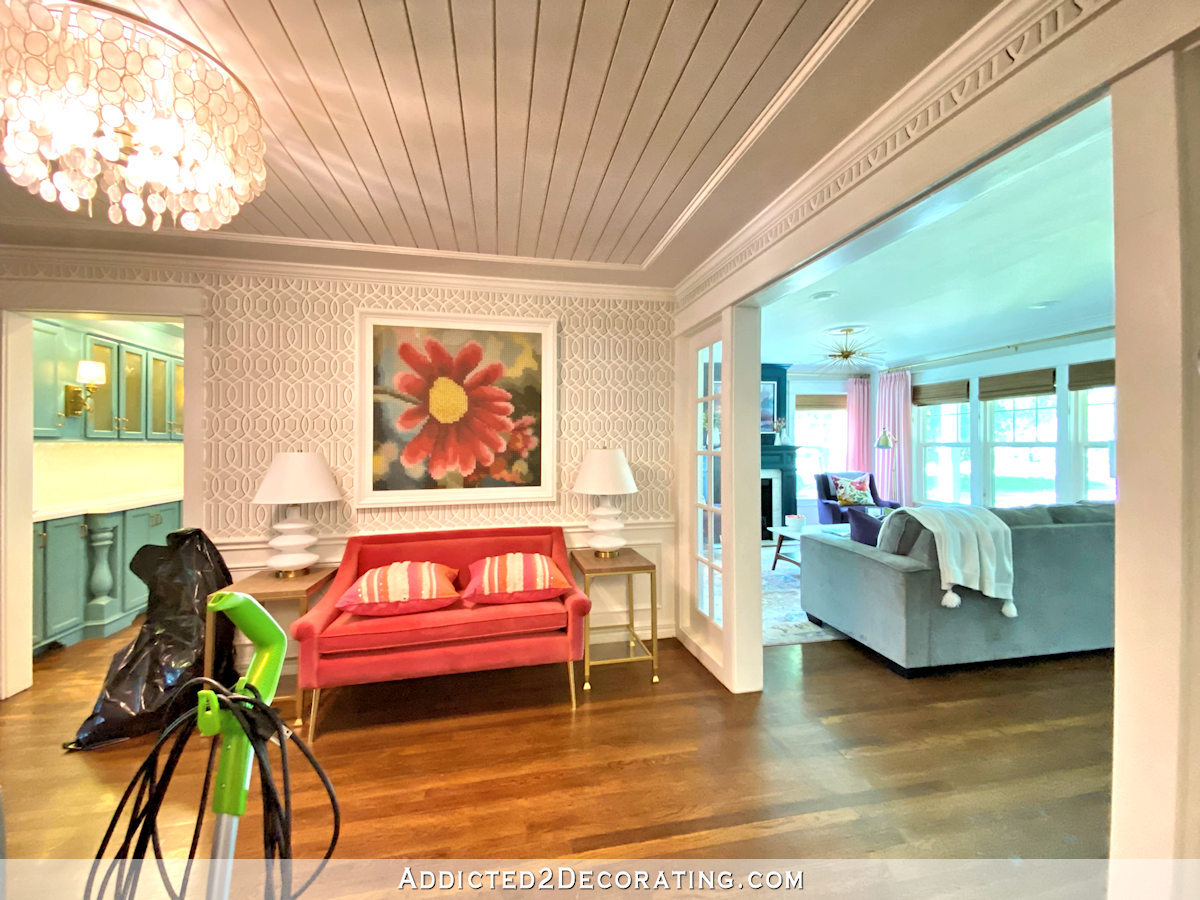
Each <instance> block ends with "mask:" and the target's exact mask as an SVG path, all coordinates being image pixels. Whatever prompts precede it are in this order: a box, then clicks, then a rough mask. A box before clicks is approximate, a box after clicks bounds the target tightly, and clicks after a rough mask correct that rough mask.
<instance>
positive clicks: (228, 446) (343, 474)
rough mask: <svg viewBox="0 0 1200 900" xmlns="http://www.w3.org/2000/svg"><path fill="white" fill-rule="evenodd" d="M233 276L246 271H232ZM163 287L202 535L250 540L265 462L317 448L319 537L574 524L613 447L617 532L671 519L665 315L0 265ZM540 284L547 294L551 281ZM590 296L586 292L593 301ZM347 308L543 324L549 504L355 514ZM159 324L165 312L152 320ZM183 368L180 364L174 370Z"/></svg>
mask: <svg viewBox="0 0 1200 900" xmlns="http://www.w3.org/2000/svg"><path fill="white" fill-rule="evenodd" d="M248 267H249V266H248ZM3 276H8V277H12V278H22V279H33V278H46V279H49V280H71V281H102V282H107V283H110V284H111V283H114V282H129V283H138V284H148V283H150V284H173V285H188V286H196V287H201V288H203V289H204V292H205V305H204V322H205V352H204V361H203V362H204V373H205V378H204V385H205V400H206V407H207V418H206V421H205V423H204V428H205V441H204V452H205V469H206V470H207V473H208V474H207V483H206V485H205V497H204V510H205V515H204V521H205V526H204V527H205V531H207V533H208V534H209V536H210V537H212V538H213V540H215V541H217V542H218V543H220V542H221V541H222V540H232V539H238V538H258V539H265V537H266V536H267V534H268V532H269V526H270V522H271V520H272V518H273V517H274V516H275V515H276V510H275V509H274V508H273V507H266V506H256V505H255V504H252V503H250V498H251V497H252V496H253V495H254V492H255V490H256V489H257V487H258V483H259V480H260V479H261V477H262V475H263V473H264V472H265V471H266V468H267V465H268V464H269V463H270V460H271V456H272V454H273V453H274V452H275V451H276V450H320V451H322V452H323V453H324V454H325V457H326V458H327V459H328V460H329V462H330V465H331V466H332V468H333V471H334V475H335V477H336V478H337V480H338V482H339V483H340V484H341V486H342V488H343V495H344V496H345V497H346V498H347V500H346V501H344V502H342V503H339V504H321V505H318V506H316V507H314V508H313V509H311V510H309V511H308V512H309V514H310V516H311V517H312V518H313V519H314V521H316V523H317V531H318V533H319V534H322V535H330V536H345V535H349V534H355V533H372V532H386V531H393V530H413V529H420V528H456V527H470V526H474V525H478V524H479V523H480V521H481V518H482V519H484V520H486V521H487V522H488V523H495V524H500V525H519V524H526V523H537V522H542V523H564V524H566V523H578V522H582V521H583V519H584V517H585V516H586V514H587V507H588V505H589V504H590V498H587V497H581V496H577V495H575V494H572V493H571V492H570V490H569V489H568V488H569V487H570V485H571V483H572V481H573V479H574V476H575V471H576V469H577V468H578V465H579V462H580V460H581V459H582V458H583V454H584V451H585V450H587V449H588V448H590V447H596V446H609V447H622V448H623V449H624V450H625V452H626V455H627V456H628V457H629V462H630V465H631V466H632V468H633V472H634V477H635V479H636V480H637V484H638V493H636V494H632V495H627V496H624V497H619V498H617V500H616V502H617V504H618V505H619V506H620V507H621V508H622V510H623V512H624V519H625V521H627V522H636V521H647V522H649V521H664V520H670V519H671V518H672V517H673V511H672V507H671V499H670V498H671V488H672V478H673V474H672V465H671V455H672V452H671V441H672V434H673V430H674V422H673V415H672V409H671V406H672V402H673V396H674V390H673V386H674V369H673V361H672V355H673V341H672V339H671V333H672V330H673V324H674V323H673V314H674V305H673V304H671V303H669V302H663V301H656V300H647V299H632V298H629V297H621V296H620V289H619V288H614V291H613V293H614V296H613V297H612V298H611V299H609V298H597V297H595V296H578V295H572V294H570V293H569V292H562V291H561V290H555V291H553V292H549V291H548V292H547V293H545V294H541V293H524V292H521V293H518V292H511V291H501V290H483V289H476V288H473V287H472V288H453V287H445V286H434V285H428V284H421V283H419V280H414V281H413V282H412V283H407V282H404V281H397V280H396V279H395V276H391V277H390V279H389V280H386V281H384V280H379V281H376V280H371V279H370V278H369V276H367V273H363V275H362V276H357V277H354V278H338V277H315V278H314V277H308V276H304V277H287V276H280V275H264V274H231V273H229V272H228V271H220V272H217V271H212V270H211V269H208V268H206V267H204V266H203V264H202V263H201V264H199V265H197V266H196V267H195V268H192V267H190V266H188V265H187V264H186V263H184V264H181V265H175V264H174V263H169V264H162V265H160V264H157V263H155V264H141V263H129V264H126V263H120V262H112V263H108V262H103V263H101V262H84V261H79V262H70V261H66V260H62V261H54V260H47V259H45V258H42V259H30V258H28V257H26V258H24V259H22V258H21V257H20V256H18V255H16V254H14V255H11V256H9V255H8V254H3V255H2V256H0V277H3ZM555 288H558V286H557V285H555ZM593 290H594V289H593ZM359 309H369V310H405V311H419V312H449V313H462V314H475V315H499V316H526V317H532V318H554V319H557V320H558V335H559V337H558V340H559V345H558V367H559V377H558V384H559V388H558V418H559V421H558V466H559V471H558V473H557V477H558V499H557V500H556V501H555V502H543V503H494V504H486V505H480V504H476V505H462V506H451V505H447V506H428V507H412V506H409V507H398V508H371V509H363V510H361V511H355V510H354V509H353V508H352V506H351V504H350V502H349V498H350V497H351V496H352V493H353V484H354V482H353V453H354V447H353V442H354V408H353V395H354V384H353V379H354V369H355V359H356V355H355V354H356V349H355V346H354V341H355V336H354V315H355V312H356V311H357V310H359ZM164 312H165V313H168V314H169V312H170V311H169V310H164ZM187 362H188V363H189V364H194V361H192V360H187Z"/></svg>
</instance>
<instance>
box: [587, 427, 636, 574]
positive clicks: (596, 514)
mask: <svg viewBox="0 0 1200 900" xmlns="http://www.w3.org/2000/svg"><path fill="white" fill-rule="evenodd" d="M571 490H573V491H574V492H575V493H577V494H591V495H593V496H595V497H596V498H597V499H596V505H595V506H593V507H592V509H591V512H590V513H589V514H588V519H587V522H588V528H590V529H591V530H592V534H591V536H590V537H589V538H588V546H589V547H591V548H592V549H593V550H594V551H595V552H596V555H597V556H599V557H612V556H616V555H617V553H618V552H620V550H621V548H622V547H624V546H625V538H624V536H623V535H622V534H621V531H622V529H624V527H625V525H624V523H622V522H621V511H620V510H619V509H617V508H616V507H615V506H613V505H612V503H611V502H609V501H608V499H607V498H609V497H611V496H613V495H614V494H635V493H637V484H635V483H634V480H633V472H632V471H630V469H629V462H628V461H627V460H626V459H625V451H624V450H608V449H603V450H589V451H588V452H587V453H586V454H585V455H584V457H583V464H582V465H581V466H580V467H579V474H578V475H576V476H575V485H574V487H572V488H571Z"/></svg>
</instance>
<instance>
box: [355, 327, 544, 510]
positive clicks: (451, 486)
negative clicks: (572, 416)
mask: <svg viewBox="0 0 1200 900" xmlns="http://www.w3.org/2000/svg"><path fill="white" fill-rule="evenodd" d="M358 319H359V321H358V340H359V371H358V379H357V381H358V388H359V390H358V394H359V396H358V403H357V406H358V452H357V473H356V485H357V491H356V494H357V503H358V505H359V506H410V505H411V506H426V505H429V504H443V503H499V502H511V501H547V500H553V499H554V497H555V488H556V477H555V475H556V471H557V470H556V467H555V460H554V451H555V446H556V435H555V402H554V401H555V394H556V392H557V389H558V385H557V363H556V355H555V347H556V343H557V324H558V323H557V322H556V321H555V320H553V319H507V318H480V317H465V316H452V315H420V314H415V313H387V312H361V313H359V317H358Z"/></svg>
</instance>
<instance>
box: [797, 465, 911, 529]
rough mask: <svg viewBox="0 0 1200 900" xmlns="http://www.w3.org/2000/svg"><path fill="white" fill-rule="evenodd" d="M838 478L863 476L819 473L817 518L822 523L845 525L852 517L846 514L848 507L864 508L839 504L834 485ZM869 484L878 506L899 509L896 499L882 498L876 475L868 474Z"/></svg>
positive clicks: (845, 473) (846, 473)
mask: <svg viewBox="0 0 1200 900" xmlns="http://www.w3.org/2000/svg"><path fill="white" fill-rule="evenodd" d="M834 475H836V476H837V477H838V478H862V476H863V473H862V472H819V473H817V519H818V520H819V521H820V522H821V524H822V525H845V524H847V523H848V522H849V521H850V519H849V517H848V516H847V515H846V510H848V509H862V508H863V507H862V506H839V505H838V501H837V491H836V490H834V487H833V476H834ZM867 486H868V487H869V488H870V489H871V496H872V497H873V498H874V500H875V505H876V506H887V507H891V508H892V509H898V508H899V506H900V504H899V503H897V502H896V501H894V500H882V499H880V497H879V488H877V487H876V486H875V476H874V475H873V474H868V475H867Z"/></svg>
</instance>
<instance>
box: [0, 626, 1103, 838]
mask: <svg viewBox="0 0 1200 900" xmlns="http://www.w3.org/2000/svg"><path fill="white" fill-rule="evenodd" d="M131 633H132V632H131V631H126V632H123V633H122V634H120V635H116V636H114V637H113V638H110V639H107V640H104V641H87V642H83V643H81V644H78V645H76V646H74V647H71V648H66V649H61V650H57V651H53V652H51V653H49V654H47V655H46V656H45V657H43V658H42V659H40V660H38V662H37V663H36V665H35V679H34V687H33V689H32V690H29V691H26V692H24V693H23V694H20V695H18V696H16V697H13V698H10V699H9V700H7V701H4V702H0V790H2V791H3V796H4V806H5V813H6V820H7V830H8V853H9V855H10V856H12V857H18V858H22V857H40V858H52V857H88V856H91V855H92V854H93V853H94V852H95V848H96V846H97V845H98V843H99V840H100V837H101V835H102V834H103V831H104V828H105V826H106V824H107V821H108V818H109V816H110V815H111V812H112V809H113V807H114V805H115V803H116V801H117V799H118V798H119V796H120V793H121V791H122V790H123V788H124V785H125V783H126V782H127V781H128V779H129V777H130V776H131V775H132V774H133V772H134V770H135V769H136V767H137V765H138V763H140V762H141V760H142V758H143V757H144V755H145V753H146V752H147V750H148V749H149V739H148V738H146V739H139V740H136V741H130V742H127V743H125V744H121V745H118V746H113V747H110V748H107V749H102V750H97V751H92V752H86V753H72V754H68V753H65V752H63V751H62V750H61V749H60V744H61V743H62V742H63V741H66V740H69V739H71V738H72V737H73V735H74V730H75V728H76V727H77V726H78V725H79V723H80V722H82V721H83V719H84V718H85V717H86V715H87V714H88V712H89V711H90V706H91V703H92V702H93V701H94V699H95V695H96V693H97V691H98V689H99V685H100V682H101V680H102V678H103V675H104V672H105V670H106V669H107V663H108V658H109V656H110V654H111V653H112V652H114V651H115V650H116V649H117V648H118V647H120V646H121V645H122V644H123V643H124V642H125V641H127V640H128V639H129V636H130V635H131ZM662 653H663V656H662V682H661V684H658V685H651V684H650V683H649V677H648V675H647V670H646V668H645V667H644V666H641V667H632V666H611V667H605V668H603V669H600V670H597V671H596V672H594V673H593V679H592V680H593V687H594V689H593V690H592V691H591V692H590V694H583V693H582V692H581V694H580V698H581V702H580V706H579V709H578V711H577V712H575V713H574V714H572V712H571V710H570V707H569V704H568V700H567V679H566V672H565V671H564V668H565V667H563V666H542V667H537V668H528V669H513V670H509V671H501V672H483V673H477V674H471V675H459V676H454V677H443V678H429V679H423V680H418V681H408V682H398V683H394V684H385V685H374V686H365V687H359V688H344V689H341V690H338V691H331V692H327V693H326V695H325V696H324V697H323V699H322V726H321V727H322V733H321V735H320V737H319V739H318V741H317V744H316V751H317V756H318V758H319V759H320V760H321V762H322V763H323V765H324V766H325V768H326V770H327V771H328V772H329V774H330V777H331V778H332V780H333V783H334V785H335V786H336V788H337V793H338V798H339V800H340V802H341V808H342V814H343V831H342V840H341V842H340V844H339V846H338V850H337V855H338V856H339V857H343V858H346V857H460V858H463V857H532V858H554V857H607V858H622V857H760V858H763V857H777V858H822V857H862V856H886V857H1001V858H1003V857H1011V856H1022V857H1099V856H1105V855H1107V849H1108V820H1109V791H1110V777H1111V768H1112V766H1111V742H1112V656H1111V654H1108V653H1097V654H1088V655H1082V656H1075V657H1071V658H1067V659H1055V660H1044V661H1040V662H1034V663H1029V664H1022V665H1008V666H996V667H990V668H984V669H973V670H968V671H958V672H953V673H950V674H945V675H937V676H933V677H927V678H921V679H913V680H905V679H904V678H901V677H899V676H898V675H895V674H894V673H892V672H891V671H889V670H888V669H887V668H886V667H885V666H884V665H883V664H882V663H881V662H880V661H879V660H878V659H877V658H875V657H872V656H871V655H870V654H869V653H868V652H867V651H865V650H863V649H861V648H860V647H858V646H857V645H855V644H853V643H852V642H849V641H836V642H830V643H816V644H807V645H798V646H791V647H769V648H767V649H766V651H765V656H766V689H765V690H764V692H763V693H762V694H751V695H741V696H735V695H733V694H729V693H728V692H726V691H725V690H724V688H722V687H721V686H720V685H719V684H718V683H717V682H716V681H715V680H714V679H713V678H712V677H711V676H710V675H709V674H708V673H707V672H706V671H705V670H704V669H703V667H701V666H700V664H699V663H697V662H696V661H695V660H694V659H693V658H692V657H691V656H690V655H689V654H688V653H687V652H686V651H685V650H684V649H683V648H682V647H681V646H680V645H679V644H677V643H676V642H674V641H666V642H664V644H663V650H662ZM580 683H581V684H582V679H580ZM205 750H206V747H205V742H204V740H203V739H201V738H200V737H199V736H197V737H196V738H195V739H194V740H193V745H192V746H191V747H189V750H188V753H187V755H186V757H185V759H184V761H183V763H182V765H181V773H180V774H179V775H178V776H177V777H176V784H175V786H174V787H173V789H172V792H173V797H171V798H169V799H168V803H167V808H166V809H164V811H163V814H162V816H161V819H160V821H161V823H162V833H163V837H164V840H165V842H166V844H167V846H168V847H169V848H171V849H172V850H173V851H174V852H173V854H172V855H183V853H184V852H185V851H186V844H187V839H188V837H189V836H190V832H191V827H192V824H193V823H194V821H195V805H196V797H197V794H198V792H199V788H200V778H201V773H202V768H203V762H204V755H205ZM295 790H296V808H297V811H296V816H297V822H296V827H295V840H296V852H297V855H303V856H311V855H318V854H319V853H320V852H321V851H322V850H323V847H324V842H325V840H326V839H327V835H328V828H329V822H330V816H329V813H328V811H327V810H326V809H324V808H323V804H324V800H323V794H322V793H321V791H320V788H319V785H318V783H317V781H316V779H315V778H313V777H311V776H310V775H308V774H305V773H301V774H299V775H298V776H296V785H295ZM256 803H257V798H256V797H255V796H252V797H251V801H250V809H251V811H252V812H251V813H250V814H248V815H247V817H246V819H245V821H244V823H243V825H242V829H241V833H240V836H239V855H247V856H255V855H261V845H260V843H259V841H260V840H261V838H260V835H261V830H260V829H261V826H260V824H259V821H258V819H257V817H256V815H255V814H254V813H253V810H254V809H255V808H256ZM201 846H202V847H207V846H208V840H207V838H206V839H205V840H204V842H203V843H202V844H201ZM256 848H257V849H256Z"/></svg>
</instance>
